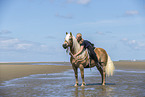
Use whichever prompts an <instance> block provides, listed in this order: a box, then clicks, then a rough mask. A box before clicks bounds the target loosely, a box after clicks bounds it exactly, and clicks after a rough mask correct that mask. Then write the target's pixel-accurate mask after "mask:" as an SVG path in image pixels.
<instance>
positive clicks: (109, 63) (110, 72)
mask: <svg viewBox="0 0 145 97" xmlns="http://www.w3.org/2000/svg"><path fill="white" fill-rule="evenodd" d="M114 70H115V67H114V64H113V62H112V60H111V58H110V56H109V55H108V61H107V65H106V74H107V76H110V75H111V76H112V75H113V73H114Z"/></svg>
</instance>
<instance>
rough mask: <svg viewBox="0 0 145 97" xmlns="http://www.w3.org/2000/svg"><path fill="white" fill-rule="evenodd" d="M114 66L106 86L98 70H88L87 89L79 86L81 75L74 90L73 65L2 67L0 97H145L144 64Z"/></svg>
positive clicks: (116, 64)
mask: <svg viewBox="0 0 145 97" xmlns="http://www.w3.org/2000/svg"><path fill="white" fill-rule="evenodd" d="M114 64H115V68H116V70H115V72H114V76H112V77H107V78H106V86H102V85H101V77H100V74H99V72H98V70H96V68H92V69H91V70H90V69H85V82H86V86H85V87H81V86H80V85H81V78H80V73H79V86H78V87H74V83H75V78H74V73H73V70H72V67H71V65H70V64H68V66H49V65H47V66H38V65H32V66H29V65H23V66H19V65H11V66H10V65H7V66H3V65H1V66H0V72H1V73H2V74H3V75H2V74H1V75H0V78H2V79H1V81H5V80H7V79H8V81H5V82H2V85H1V87H0V92H1V93H0V96H2V97H15V96H21V97H33V96H35V97H36V96H39V97H144V96H145V92H144V91H145V62H114ZM69 69H70V70H69ZM1 70H2V71H1ZM12 72H15V73H12ZM26 72H27V73H26ZM32 74H34V75H32ZM17 75H19V76H17ZM28 75H30V76H28ZM4 76H6V77H4ZM24 76H25V77H24ZM13 78H17V79H13ZM9 79H11V80H9Z"/></svg>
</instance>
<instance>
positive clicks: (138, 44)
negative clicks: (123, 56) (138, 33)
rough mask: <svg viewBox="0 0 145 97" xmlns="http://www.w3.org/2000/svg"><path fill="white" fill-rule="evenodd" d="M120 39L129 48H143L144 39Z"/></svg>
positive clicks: (144, 44) (144, 47)
mask: <svg viewBox="0 0 145 97" xmlns="http://www.w3.org/2000/svg"><path fill="white" fill-rule="evenodd" d="M121 41H122V42H123V43H124V44H125V45H127V46H129V47H130V48H133V49H138V50H145V41H137V40H129V39H127V38H124V39H122V40H121Z"/></svg>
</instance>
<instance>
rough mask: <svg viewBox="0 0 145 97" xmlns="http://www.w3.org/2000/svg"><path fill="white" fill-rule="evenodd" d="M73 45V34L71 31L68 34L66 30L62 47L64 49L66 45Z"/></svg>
mask: <svg viewBox="0 0 145 97" xmlns="http://www.w3.org/2000/svg"><path fill="white" fill-rule="evenodd" d="M72 45H73V35H72V33H71V32H70V34H68V33H67V32H66V37H65V41H64V43H63V45H62V46H63V48H64V49H66V48H68V47H71V46H72Z"/></svg>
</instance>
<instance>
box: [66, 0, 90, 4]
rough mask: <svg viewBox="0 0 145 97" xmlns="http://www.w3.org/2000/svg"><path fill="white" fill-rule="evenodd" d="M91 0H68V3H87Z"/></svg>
mask: <svg viewBox="0 0 145 97" xmlns="http://www.w3.org/2000/svg"><path fill="white" fill-rule="evenodd" d="M90 2H91V0H67V3H76V4H81V5H86V4H88V3H90Z"/></svg>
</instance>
